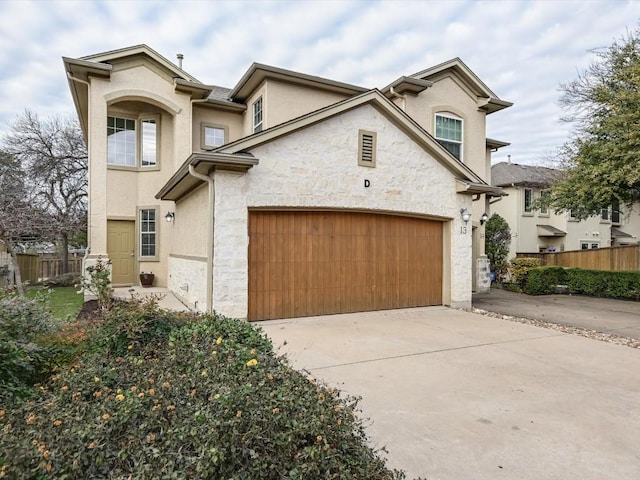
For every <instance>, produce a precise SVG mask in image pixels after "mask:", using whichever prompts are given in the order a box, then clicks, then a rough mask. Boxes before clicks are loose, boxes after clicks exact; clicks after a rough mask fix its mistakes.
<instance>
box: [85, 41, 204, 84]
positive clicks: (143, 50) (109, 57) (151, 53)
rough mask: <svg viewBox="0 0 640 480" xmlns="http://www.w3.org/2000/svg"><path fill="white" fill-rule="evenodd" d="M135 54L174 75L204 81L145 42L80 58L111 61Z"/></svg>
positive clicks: (102, 61)
mask: <svg viewBox="0 0 640 480" xmlns="http://www.w3.org/2000/svg"><path fill="white" fill-rule="evenodd" d="M134 55H142V56H146V57H148V58H150V59H152V60H153V61H155V62H156V63H158V64H159V65H161V66H162V67H164V68H165V69H166V70H168V71H169V72H171V74H172V76H173V77H176V78H182V79H184V80H187V81H189V82H193V83H202V82H200V80H198V79H197V78H195V77H194V76H192V75H190V74H189V73H187V72H186V71H184V70H183V69H182V68H180V67H178V66H177V65H176V64H175V63H173V62H172V61H170V60H168V59H167V58H165V57H163V56H162V55H160V54H159V53H158V52H156V51H155V50H154V49H153V48H151V47H149V46H148V45H145V44H144V43H142V44H140V45H134V46H132V47H125V48H119V49H117V50H110V51H108V52H103V53H96V54H94V55H87V56H86V57H81V58H80V60H84V61H87V62H94V63H110V62H113V61H114V60H119V59H121V58H126V57H131V56H134Z"/></svg>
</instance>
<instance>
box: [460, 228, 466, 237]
mask: <svg viewBox="0 0 640 480" xmlns="http://www.w3.org/2000/svg"><path fill="white" fill-rule="evenodd" d="M466 234H467V227H464V226H463V227H460V235H466Z"/></svg>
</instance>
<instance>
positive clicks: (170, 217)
mask: <svg viewBox="0 0 640 480" xmlns="http://www.w3.org/2000/svg"><path fill="white" fill-rule="evenodd" d="M175 216H176V214H175V213H173V212H167V214H166V215H165V216H164V219H165V220H166V221H167V222H173V219H174V218H175Z"/></svg>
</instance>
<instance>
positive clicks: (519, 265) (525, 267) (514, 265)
mask: <svg viewBox="0 0 640 480" xmlns="http://www.w3.org/2000/svg"><path fill="white" fill-rule="evenodd" d="M539 266H540V259H539V258H528V257H516V258H512V259H511V261H510V262H509V273H510V274H511V283H515V284H516V285H518V286H519V287H520V288H521V289H523V288H524V285H525V283H526V281H527V275H528V274H529V270H531V269H532V268H536V267H539Z"/></svg>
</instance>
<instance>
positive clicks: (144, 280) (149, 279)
mask: <svg viewBox="0 0 640 480" xmlns="http://www.w3.org/2000/svg"><path fill="white" fill-rule="evenodd" d="M155 278H156V276H155V275H154V274H153V272H140V285H142V286H143V287H144V288H148V287H152V286H153V280H154V279H155Z"/></svg>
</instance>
